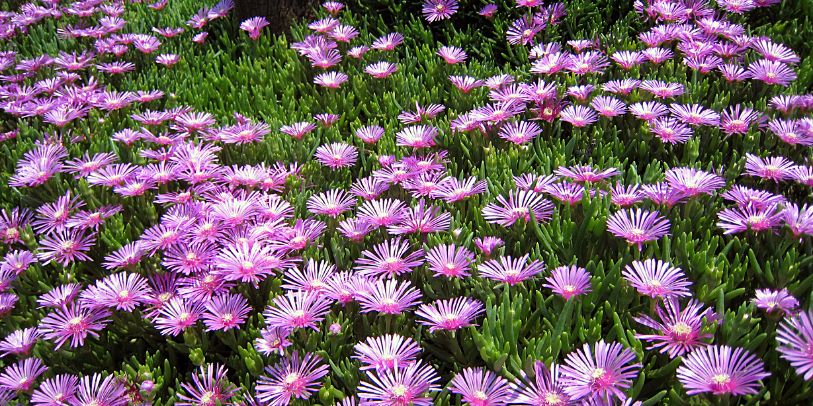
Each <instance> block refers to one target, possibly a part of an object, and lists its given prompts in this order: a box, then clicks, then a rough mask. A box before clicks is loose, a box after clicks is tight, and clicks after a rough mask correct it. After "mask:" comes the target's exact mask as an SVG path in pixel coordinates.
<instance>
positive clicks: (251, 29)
mask: <svg viewBox="0 0 813 406" xmlns="http://www.w3.org/2000/svg"><path fill="white" fill-rule="evenodd" d="M268 25H269V22H268V20H266V18H265V17H251V18H249V19H247V20H245V21H243V22H242V23H240V29H241V30H243V31H245V32H247V33H248V36H249V37H250V38H251V39H253V40H255V41H256V40H257V39H259V38H260V30H262V29H263V28H265V27H266V26H268Z"/></svg>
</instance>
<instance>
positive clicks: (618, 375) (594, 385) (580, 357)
mask: <svg viewBox="0 0 813 406" xmlns="http://www.w3.org/2000/svg"><path fill="white" fill-rule="evenodd" d="M634 361H635V354H634V353H633V352H632V351H630V350H629V349H628V348H624V346H622V345H621V344H619V343H610V344H607V343H605V342H604V341H603V340H602V341H599V342H597V343H596V344H595V346H591V345H590V344H584V347H582V349H581V350H577V351H575V352H572V353H570V354H568V355H567V358H566V359H565V364H564V365H563V366H562V372H561V373H562V385H563V386H564V391H565V393H566V394H567V395H568V396H569V397H570V399H571V400H579V399H585V400H587V399H593V400H595V401H601V402H605V403H611V402H613V398H618V399H619V400H622V401H623V400H625V399H626V395H625V394H624V392H623V391H624V390H625V389H628V388H629V387H630V386H632V380H633V379H634V378H635V377H636V376H637V375H638V370H640V368H641V364H638V363H633V362H634Z"/></svg>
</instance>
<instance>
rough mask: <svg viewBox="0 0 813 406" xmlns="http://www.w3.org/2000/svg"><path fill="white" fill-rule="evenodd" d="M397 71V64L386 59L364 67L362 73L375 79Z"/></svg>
mask: <svg viewBox="0 0 813 406" xmlns="http://www.w3.org/2000/svg"><path fill="white" fill-rule="evenodd" d="M397 71H398V65H396V64H394V63H392V62H387V61H379V62H376V63H373V64H370V65H367V66H366V67H365V68H364V73H366V74H368V75H370V76H372V77H374V78H376V79H384V78H386V77H387V76H390V75H392V74H393V73H395V72H397Z"/></svg>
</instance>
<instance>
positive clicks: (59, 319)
mask: <svg viewBox="0 0 813 406" xmlns="http://www.w3.org/2000/svg"><path fill="white" fill-rule="evenodd" d="M109 315H110V313H109V312H108V311H107V310H104V309H93V310H91V309H87V308H84V307H82V306H71V307H65V308H59V309H55V310H54V311H53V312H51V313H49V314H48V315H46V316H45V317H44V318H43V319H42V321H40V324H39V326H38V327H37V329H38V330H39V332H40V333H42V337H43V338H45V339H46V340H52V341H53V342H54V344H56V349H59V348H60V347H62V345H63V344H65V342H66V341H68V340H69V339H70V341H71V348H76V347H81V346H82V345H84V344H85V339H86V338H87V336H88V335H90V336H92V337H96V338H98V337H99V333H98V331H100V330H102V329H103V328H104V327H105V325H107V323H108V322H109V321H110V320H108V319H107V317H108V316H109Z"/></svg>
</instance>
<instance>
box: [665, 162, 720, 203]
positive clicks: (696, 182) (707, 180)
mask: <svg viewBox="0 0 813 406" xmlns="http://www.w3.org/2000/svg"><path fill="white" fill-rule="evenodd" d="M665 177H666V182H668V183H669V186H671V187H672V188H674V189H675V190H677V191H678V192H680V193H682V194H684V195H685V196H686V197H694V196H698V195H701V194H707V195H711V194H712V193H714V191H716V190H717V189H720V188H721V187H723V186H725V180H724V179H723V178H722V177H720V176H718V175H715V174H712V173H708V172H705V171H701V170H697V169H694V168H671V169H669V170H668V171H666V175H665Z"/></svg>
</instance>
